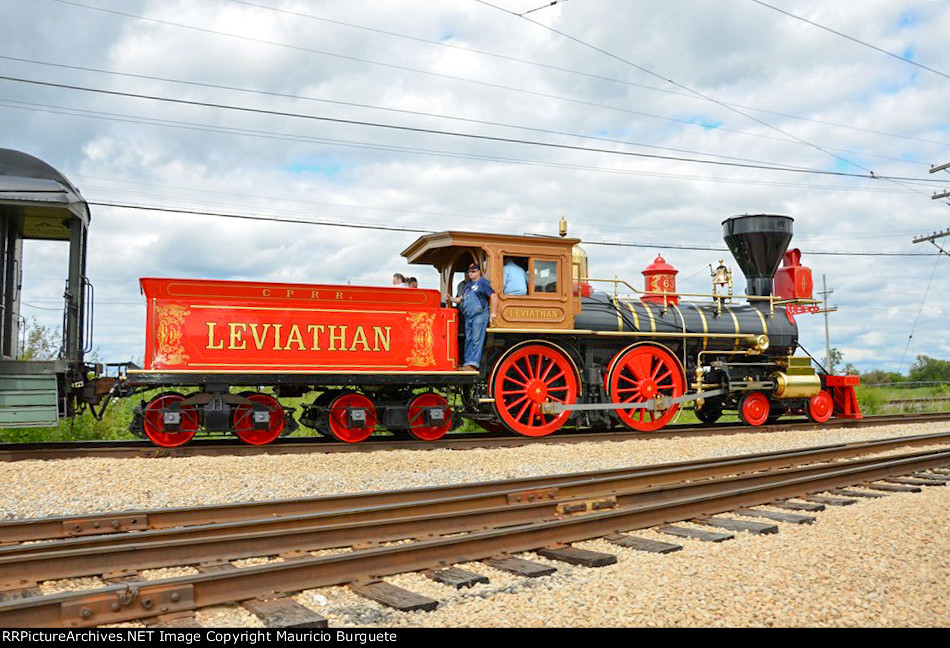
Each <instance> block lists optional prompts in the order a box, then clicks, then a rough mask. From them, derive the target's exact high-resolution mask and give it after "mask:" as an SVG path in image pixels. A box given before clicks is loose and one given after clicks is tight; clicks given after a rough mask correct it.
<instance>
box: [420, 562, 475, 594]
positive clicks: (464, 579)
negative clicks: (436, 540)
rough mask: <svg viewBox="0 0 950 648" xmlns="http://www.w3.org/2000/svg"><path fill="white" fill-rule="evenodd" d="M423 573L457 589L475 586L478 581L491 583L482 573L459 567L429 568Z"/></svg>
mask: <svg viewBox="0 0 950 648" xmlns="http://www.w3.org/2000/svg"><path fill="white" fill-rule="evenodd" d="M423 573H424V574H425V575H426V576H427V577H428V578H431V579H432V580H434V581H435V582H437V583H442V584H443V585H449V586H451V587H454V588H455V589H462V588H463V587H474V586H475V585H477V584H478V583H485V584H486V585H487V584H488V583H489V580H488V577H487V576H482V575H481V574H476V573H475V572H470V571H467V570H465V569H459V568H458V567H448V568H446V569H429V570H427V571H425V572H423Z"/></svg>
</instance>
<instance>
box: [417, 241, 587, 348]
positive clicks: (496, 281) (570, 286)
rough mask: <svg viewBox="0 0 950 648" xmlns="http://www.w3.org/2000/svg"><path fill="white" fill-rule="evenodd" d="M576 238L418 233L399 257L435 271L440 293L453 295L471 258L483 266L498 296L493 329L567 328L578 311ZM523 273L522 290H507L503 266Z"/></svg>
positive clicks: (471, 260) (569, 327) (511, 270)
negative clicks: (437, 274)
mask: <svg viewBox="0 0 950 648" xmlns="http://www.w3.org/2000/svg"><path fill="white" fill-rule="evenodd" d="M579 242H580V240H579V239H571V238H554V237H549V236H512V235H504V234H481V233H472V232H439V233H437V234H430V235H427V236H422V237H420V238H419V239H417V240H416V241H415V243H413V244H412V245H410V246H409V247H408V248H406V249H405V250H403V252H402V255H403V256H404V257H406V259H407V260H408V262H409V263H413V264H423V265H431V266H433V267H435V269H436V270H438V271H439V277H440V288H441V291H442V294H443V295H445V294H446V293H449V294H453V295H455V294H457V292H458V289H459V288H460V285H461V284H459V283H457V282H458V281H459V280H460V279H461V280H464V278H465V268H467V267H468V265H469V264H470V263H472V262H473V261H474V262H476V263H478V264H479V265H480V266H481V267H482V268H483V269H484V276H485V278H486V279H488V281H490V282H491V285H492V288H494V289H495V293H496V294H497V295H498V299H499V308H498V319H497V320H496V321H495V325H494V326H493V327H492V328H491V329H489V330H490V331H491V330H506V331H512V330H518V329H525V330H544V329H557V330H569V329H573V328H574V315H575V314H577V313H579V312H580V310H581V300H580V295H579V294H577V291H575V290H574V283H575V277H574V274H575V270H574V268H575V260H574V246H575V245H577V244H578V243H579ZM506 264H507V265H508V266H509V270H508V271H509V272H516V273H518V272H521V273H523V279H524V282H523V284H521V282H519V285H524V287H525V290H524V291H523V294H520V293H521V292H522V291H520V290H519V291H517V292H518V293H519V294H508V293H506V292H505V282H504V275H505V266H506Z"/></svg>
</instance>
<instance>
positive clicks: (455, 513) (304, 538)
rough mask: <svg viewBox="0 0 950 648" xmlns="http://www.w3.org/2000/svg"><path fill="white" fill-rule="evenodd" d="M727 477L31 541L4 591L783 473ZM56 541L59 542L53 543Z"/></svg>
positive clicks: (636, 502)
mask: <svg viewBox="0 0 950 648" xmlns="http://www.w3.org/2000/svg"><path fill="white" fill-rule="evenodd" d="M947 453H950V451H942V453H941V452H936V451H929V452H917V453H910V454H905V455H901V456H899V457H892V459H893V460H897V459H904V460H909V459H918V458H927V457H931V456H933V455H935V454H947ZM879 461H880V459H878V458H871V459H868V458H864V459H859V460H851V461H850V462H849V463H848V464H847V466H848V467H851V468H859V467H862V466H873V465H877V464H878V463H879ZM757 466H758V467H759V469H760V470H763V469H766V468H768V467H769V465H768V464H757ZM840 467H841V465H831V466H829V465H827V464H821V465H817V466H816V465H810V466H806V467H798V468H785V467H782V468H779V469H777V471H778V472H781V473H782V474H783V475H786V476H787V477H788V478H791V477H795V476H807V475H821V474H825V473H827V472H828V471H829V470H837V469H839V468H840ZM725 471H726V472H725V474H722V473H719V474H715V475H712V476H711V477H712V479H705V480H700V481H690V482H686V483H682V482H680V483H677V484H675V485H666V486H661V487H655V486H651V484H650V481H651V475H649V474H645V475H638V476H637V477H634V478H632V479H623V478H615V477H609V478H603V479H600V480H590V479H580V480H576V481H573V482H565V483H562V484H561V485H560V486H559V487H558V491H559V494H561V495H563V497H559V498H557V499H554V498H550V499H549V498H544V497H540V498H539V499H538V500H535V501H516V502H514V503H513V502H512V498H511V492H510V491H507V490H500V491H498V492H496V493H486V494H482V495H477V496H458V497H453V498H447V499H438V500H435V501H422V502H412V503H410V504H408V505H406V506H398V507H380V508H368V509H355V510H349V511H340V512H337V513H335V514H330V515H327V516H324V517H321V518H319V519H313V518H307V519H302V520H299V519H298V520H293V521H292V522H293V523H294V524H288V523H287V522H291V521H284V520H269V521H263V522H261V523H253V524H244V525H239V526H237V527H235V526H234V525H223V528H220V527H217V526H215V527H187V528H184V529H177V530H173V531H169V532H157V533H153V534H149V533H145V534H128V535H127V536H125V537H123V536H118V537H117V536H110V537H103V536H99V537H98V538H91V539H85V540H81V541H79V542H78V543H73V545H72V546H66V547H63V546H62V543H40V544H29V545H25V546H24V547H22V550H21V551H8V552H7V554H6V555H4V556H2V557H0V588H7V589H9V588H11V587H32V586H35V585H36V584H37V583H38V582H42V581H46V580H55V579H61V578H73V577H79V576H88V575H97V574H103V573H106V572H109V573H119V572H122V571H126V572H135V571H138V570H141V569H151V568H156V567H167V566H172V565H183V564H200V563H206V562H210V561H214V560H234V559H239V558H251V557H256V556H264V555H277V554H292V553H294V552H300V551H309V550H316V549H329V548H336V547H343V546H354V545H365V544H368V543H378V542H390V541H398V540H405V539H409V538H419V537H425V536H428V535H446V534H451V533H463V532H471V531H474V530H478V529H494V528H499V527H506V526H515V525H521V524H527V523H538V522H543V521H548V520H554V519H557V518H559V517H565V516H569V515H571V514H572V513H571V511H572V510H573V509H577V511H578V512H582V513H587V512H590V511H592V510H602V509H606V508H622V507H636V506H643V505H647V504H651V503H655V502H661V501H668V500H672V499H677V498H680V497H683V496H685V495H684V494H704V493H707V492H715V491H718V490H720V489H722V488H723V484H727V483H730V482H734V483H742V484H752V485H754V484H757V483H758V482H759V481H761V480H772V479H774V478H775V477H774V475H775V473H771V474H768V475H767V476H762V475H761V474H752V475H739V476H733V477H726V476H725V475H734V474H735V470H734V469H733V468H731V467H726V468H725ZM713 479H715V480H718V481H713ZM50 544H53V545H55V546H52V547H50V546H48V545H50ZM24 575H28V577H24Z"/></svg>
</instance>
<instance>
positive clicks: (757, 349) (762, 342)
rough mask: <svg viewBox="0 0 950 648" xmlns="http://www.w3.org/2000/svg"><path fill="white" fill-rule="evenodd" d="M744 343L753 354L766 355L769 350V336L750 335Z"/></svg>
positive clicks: (744, 339)
mask: <svg viewBox="0 0 950 648" xmlns="http://www.w3.org/2000/svg"><path fill="white" fill-rule="evenodd" d="M742 343H743V344H744V345H745V346H746V347H747V348H748V349H749V350H750V351H752V353H765V352H766V351H767V350H768V348H769V336H768V335H764V334H763V335H750V336H748V337H745V338H743V339H742Z"/></svg>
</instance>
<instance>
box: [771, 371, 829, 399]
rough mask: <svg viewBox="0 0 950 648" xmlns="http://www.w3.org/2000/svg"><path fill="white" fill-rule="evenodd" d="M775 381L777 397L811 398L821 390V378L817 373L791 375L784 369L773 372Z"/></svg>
mask: <svg viewBox="0 0 950 648" xmlns="http://www.w3.org/2000/svg"><path fill="white" fill-rule="evenodd" d="M772 380H774V381H775V392H774V393H773V396H775V397H776V398H811V397H812V396H814V395H815V394H817V393H818V392H819V391H821V378H819V377H818V375H817V374H810V375H807V376H789V375H788V374H787V373H785V372H784V371H776V372H775V373H773V374H772Z"/></svg>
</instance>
